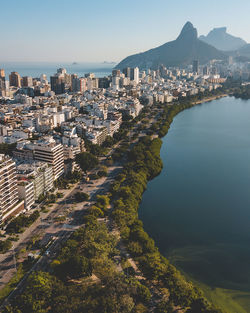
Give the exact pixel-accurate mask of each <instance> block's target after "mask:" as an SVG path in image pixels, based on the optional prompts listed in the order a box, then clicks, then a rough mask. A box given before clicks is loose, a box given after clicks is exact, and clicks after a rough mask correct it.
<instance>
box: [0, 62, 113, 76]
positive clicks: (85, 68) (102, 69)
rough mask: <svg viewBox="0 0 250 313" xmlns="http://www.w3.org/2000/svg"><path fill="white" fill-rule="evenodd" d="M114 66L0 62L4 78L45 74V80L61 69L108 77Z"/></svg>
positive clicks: (109, 64) (72, 72)
mask: <svg viewBox="0 0 250 313" xmlns="http://www.w3.org/2000/svg"><path fill="white" fill-rule="evenodd" d="M114 66H115V64H113V63H105V62H103V63H76V64H73V63H70V62H68V63H60V62H58V63H56V62H2V63H1V62H0V68H3V69H4V70H5V75H6V77H8V76H9V74H10V73H11V72H18V73H19V74H20V75H21V76H31V77H40V75H41V74H46V75H47V79H48V80H49V77H50V76H52V75H54V74H55V73H56V70H57V69H58V68H60V67H63V68H65V69H66V70H67V73H69V74H77V75H78V76H79V77H83V76H84V74H86V73H94V74H95V76H96V77H104V76H108V75H110V74H111V72H112V68H113V67H114Z"/></svg>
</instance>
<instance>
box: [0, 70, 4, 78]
mask: <svg viewBox="0 0 250 313" xmlns="http://www.w3.org/2000/svg"><path fill="white" fill-rule="evenodd" d="M0 78H4V79H5V72H4V69H3V68H0Z"/></svg>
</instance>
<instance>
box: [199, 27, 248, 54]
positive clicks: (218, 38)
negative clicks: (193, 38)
mask: <svg viewBox="0 0 250 313" xmlns="http://www.w3.org/2000/svg"><path fill="white" fill-rule="evenodd" d="M199 39H200V40H202V41H204V42H206V43H207V44H209V45H212V46H214V47H215V48H216V49H219V50H222V51H232V50H238V49H240V48H241V47H243V46H244V45H246V41H245V40H243V39H241V38H239V37H235V36H232V35H230V34H229V33H227V28H226V27H220V28H214V29H213V30H211V31H210V32H209V33H208V35H207V36H200V37H199Z"/></svg>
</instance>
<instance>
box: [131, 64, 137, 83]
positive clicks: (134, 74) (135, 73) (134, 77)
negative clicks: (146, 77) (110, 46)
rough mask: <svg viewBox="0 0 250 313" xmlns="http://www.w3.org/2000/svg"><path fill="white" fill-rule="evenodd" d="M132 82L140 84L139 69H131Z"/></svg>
mask: <svg viewBox="0 0 250 313" xmlns="http://www.w3.org/2000/svg"><path fill="white" fill-rule="evenodd" d="M130 80H133V81H134V82H136V84H138V83H139V68H138V67H134V68H131V69H130Z"/></svg>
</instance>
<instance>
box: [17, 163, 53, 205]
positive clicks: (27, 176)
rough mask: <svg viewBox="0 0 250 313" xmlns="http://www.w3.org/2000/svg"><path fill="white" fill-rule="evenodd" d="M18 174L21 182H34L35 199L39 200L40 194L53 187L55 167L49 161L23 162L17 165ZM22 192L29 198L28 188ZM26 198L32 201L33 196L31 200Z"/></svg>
mask: <svg viewBox="0 0 250 313" xmlns="http://www.w3.org/2000/svg"><path fill="white" fill-rule="evenodd" d="M17 175H18V179H19V182H20V183H22V182H23V181H26V182H27V181H28V182H32V183H33V195H34V200H38V198H39V196H40V195H44V194H45V193H47V192H48V191H50V190H51V189H52V188H53V181H54V176H53V168H52V166H50V165H49V164H48V163H45V162H37V161H35V162H34V161H33V162H32V161H29V162H23V163H21V164H19V165H18V166H17ZM26 189H28V187H27V188H26ZM21 193H22V195H24V196H26V198H27V197H28V198H29V195H30V194H29V192H28V190H27V192H26V191H24V190H22V191H20V193H19V194H21ZM26 198H25V197H23V199H24V200H25V201H26V202H28V203H30V201H31V199H30V198H31V196H30V198H29V199H30V201H29V200H28V199H26Z"/></svg>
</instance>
